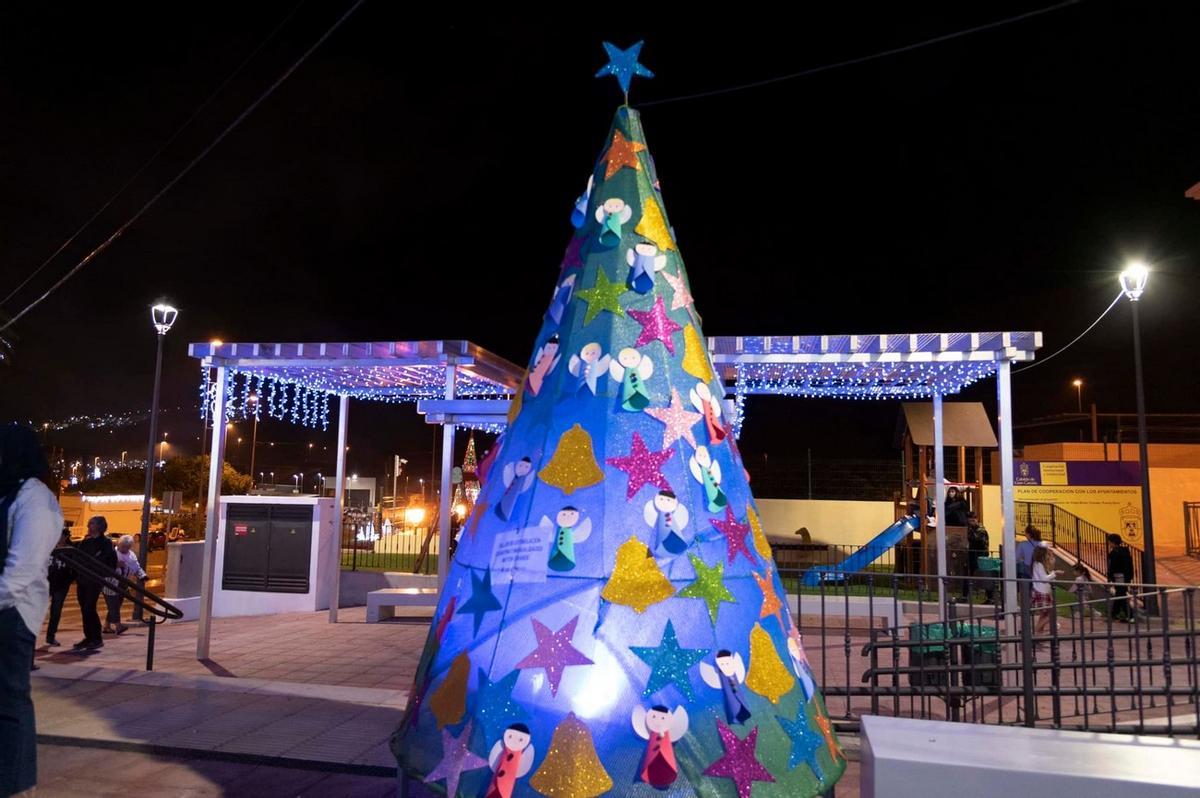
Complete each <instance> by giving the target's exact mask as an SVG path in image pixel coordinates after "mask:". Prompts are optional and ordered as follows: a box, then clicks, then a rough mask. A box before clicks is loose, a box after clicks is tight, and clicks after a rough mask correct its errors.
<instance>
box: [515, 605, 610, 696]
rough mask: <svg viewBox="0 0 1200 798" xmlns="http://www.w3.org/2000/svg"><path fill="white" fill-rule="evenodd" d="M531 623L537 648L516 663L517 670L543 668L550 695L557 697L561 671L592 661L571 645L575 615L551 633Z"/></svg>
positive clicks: (537, 622) (577, 620)
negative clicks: (535, 636) (570, 666)
mask: <svg viewBox="0 0 1200 798" xmlns="http://www.w3.org/2000/svg"><path fill="white" fill-rule="evenodd" d="M531 620H532V621H533V633H534V634H535V635H537V641H538V642H537V648H535V649H534V650H533V652H532V653H530V655H529V656H527V657H526V658H525V659H523V660H521V661H520V662H518V663H517V668H520V669H524V668H545V669H546V678H547V679H548V680H549V681H550V695H552V696H555V695H558V686H559V684H560V683H562V677H563V670H564V669H565V668H566V667H567V666H568V665H591V664H592V661H591V660H590V659H588V658H587V657H585V656H584V655H583V652H581V651H579V650H578V649H577V648H575V646H573V645H571V638H572V637H574V636H575V625H576V624H578V623H579V616H578V615H576V616H575V617H574V618H572V619H571V620H569V621H567V623H566V625H565V626H563V628H561V629H559V630H558V631H557V632H551V631H550V627H548V626H546V625H545V624H544V623H542V622H541V621H539V620H538V619H537V618H533V619H531Z"/></svg>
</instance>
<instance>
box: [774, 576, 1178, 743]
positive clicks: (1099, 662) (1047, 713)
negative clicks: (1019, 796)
mask: <svg viewBox="0 0 1200 798" xmlns="http://www.w3.org/2000/svg"><path fill="white" fill-rule="evenodd" d="M788 576H789V577H791V578H798V576H799V575H798V574H796V573H794V572H793V573H791V574H788ZM858 576H859V577H860V578H861V581H862V584H864V585H865V586H866V592H865V595H863V594H861V593H859V594H855V593H853V592H851V587H850V583H849V582H846V583H838V584H824V583H823V584H820V585H818V586H817V587H816V589H815V592H808V593H801V594H799V595H798V596H796V597H795V599H794V600H795V601H797V602H798V610H799V611H798V614H797V616H796V618H795V620H796V623H797V625H798V626H799V628H800V629H801V630H802V632H803V633H804V638H805V645H806V647H807V657H808V661H809V664H810V666H811V667H812V669H813V671H814V675H815V677H816V680H817V683H818V684H819V685H821V689H822V691H823V692H824V694H825V697H826V705H827V707H828V709H829V712H830V715H831V717H833V718H834V719H835V720H837V721H838V723H839V725H840V726H842V727H850V728H853V727H856V726H857V723H858V719H859V718H860V717H861V716H862V715H864V714H882V715H896V716H905V717H916V718H933V719H939V720H952V721H966V722H974V723H988V724H1009V725H1012V724H1017V725H1027V726H1034V725H1038V726H1049V727H1053V728H1063V729H1084V730H1091V731H1109V732H1132V733H1162V734H1173V735H1200V657H1198V656H1197V631H1198V627H1197V620H1196V611H1197V595H1196V594H1197V590H1198V588H1195V587H1173V586H1161V585H1140V584H1132V585H1124V586H1120V587H1122V588H1124V589H1127V590H1128V591H1129V596H1128V597H1122V596H1121V595H1120V594H1119V592H1110V591H1109V586H1107V585H1101V584H1096V583H1091V584H1089V585H1087V590H1088V591H1089V592H1091V593H1092V594H1093V595H1094V596H1095V597H1094V598H1090V599H1089V598H1088V597H1087V596H1086V595H1085V594H1084V592H1082V591H1081V592H1078V593H1072V592H1067V588H1069V587H1070V586H1071V584H1072V583H1068V582H1061V583H1056V584H1055V590H1054V592H1053V595H1054V597H1055V599H1054V603H1053V604H1052V605H1050V606H1046V607H1042V606H1038V607H1033V606H1031V605H1032V602H1031V601H1030V600H1029V590H1030V581H1029V580H1025V579H1021V580H1004V579H1000V578H985V577H977V578H971V579H964V578H962V577H936V576H925V577H924V580H925V582H926V584H928V585H929V586H930V589H927V590H922V589H919V588H913V589H908V588H905V587H904V585H905V584H913V585H919V584H920V583H921V582H920V581H919V580H918V579H917V578H915V576H916V575H907V574H881V573H875V572H865V573H862V574H860V575H858ZM939 579H944V580H945V584H946V591H945V594H946V597H947V599H946V602H945V604H940V603H939V600H938V590H937V581H938V580H939ZM1006 581H1013V582H1016V583H1017V586H1018V589H1019V590H1018V593H1019V595H1021V596H1022V599H1021V601H1019V602H1018V603H1019V606H1018V607H1016V608H1005V607H1003V606H1000V605H994V604H991V603H989V602H987V601H986V600H983V601H982V602H981V599H984V597H985V596H986V595H987V594H989V593H990V594H991V596H992V597H993V598H995V599H996V600H998V601H1002V600H1003V598H1002V597H1003V595H1004V589H1003V588H1004V583H1005V582H1006ZM963 595H966V596H967V597H968V599H969V600H967V601H962V600H960V599H961V597H962V596H963ZM1150 600H1157V602H1158V605H1159V607H1160V608H1161V611H1162V614H1161V616H1147V615H1146V614H1145V613H1144V612H1142V610H1141V605H1142V604H1143V603H1147V602H1148V601H1150ZM1126 611H1127V612H1128V614H1127V616H1126ZM1122 616H1125V617H1128V619H1129V620H1128V621H1122V620H1119V618H1120V617H1122Z"/></svg>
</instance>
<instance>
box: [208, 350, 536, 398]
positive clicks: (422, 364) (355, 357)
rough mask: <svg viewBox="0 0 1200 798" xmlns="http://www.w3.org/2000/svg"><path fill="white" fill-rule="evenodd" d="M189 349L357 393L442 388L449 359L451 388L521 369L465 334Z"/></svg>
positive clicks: (212, 359)
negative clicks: (429, 338)
mask: <svg viewBox="0 0 1200 798" xmlns="http://www.w3.org/2000/svg"><path fill="white" fill-rule="evenodd" d="M188 354H189V355H191V356H192V357H195V358H199V359H201V360H202V361H204V362H205V363H206V364H207V365H210V366H226V367H228V368H231V369H233V370H234V371H235V372H239V373H244V374H249V375H255V376H257V377H259V378H262V379H269V380H275V381H277V382H283V383H292V384H295V385H300V386H303V387H305V388H308V389H310V390H315V391H322V392H325V393H329V394H338V395H343V394H344V395H347V396H351V397H354V398H356V399H380V400H393V401H394V400H396V399H404V398H408V399H420V398H428V397H437V398H442V397H444V396H445V389H446V388H445V386H446V369H447V367H449V366H451V365H453V366H454V367H455V375H456V386H455V396H459V397H487V396H492V397H501V396H507V395H510V394H512V393H515V392H516V390H517V388H518V387H519V386H520V384H521V378H522V375H523V374H524V369H522V368H521V367H520V366H517V365H516V364H515V363H512V362H511V361H509V360H506V359H505V358H502V357H500V356H499V355H496V354H493V353H492V352H489V351H488V350H486V349H484V348H483V347H481V346H478V345H477V344H473V343H471V342H470V341H367V342H358V343H344V342H328V343H260V344H239V343H221V342H208V343H194V344H190V345H189V346H188Z"/></svg>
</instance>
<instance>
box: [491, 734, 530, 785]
mask: <svg viewBox="0 0 1200 798" xmlns="http://www.w3.org/2000/svg"><path fill="white" fill-rule="evenodd" d="M532 740H533V736H532V735H531V734H530V733H529V727H528V726H526V725H525V724H524V723H514V724H513V725H511V726H509V727H508V728H507V729H505V730H504V737H503V738H502V739H499V740H497V741H496V744H495V745H493V746H492V752H491V753H490V754H488V764H490V765H491V766H492V780H491V782H490V783H489V784H488V788H487V792H486V793H484V798H512V794H513V788H515V787H516V785H517V779H519V778H523V777H524V776H526V775H527V774H528V773H529V771H530V770H532V769H533V757H534V754H535V752H534V749H533V745H532V744H531V741H532Z"/></svg>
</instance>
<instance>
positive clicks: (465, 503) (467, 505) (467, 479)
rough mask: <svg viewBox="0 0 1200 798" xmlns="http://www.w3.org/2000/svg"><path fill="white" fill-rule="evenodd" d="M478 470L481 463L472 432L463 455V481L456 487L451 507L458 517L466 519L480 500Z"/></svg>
mask: <svg viewBox="0 0 1200 798" xmlns="http://www.w3.org/2000/svg"><path fill="white" fill-rule="evenodd" d="M478 468H479V463H478V461H477V460H476V458H475V433H474V432H472V433H471V435H470V437H468V438H467V451H466V454H464V455H463V462H462V479H461V480H460V481H459V482H458V484H457V485H455V486H454V498H453V499H452V500H451V502H450V506H451V507H452V508H454V512H455V513H456V514H458V515H462V516H464V517H465V516H466V515H467V514H469V513H470V512H471V510H472V509H473V508H474V507H475V500H476V499H478V498H479V475H478V474H477V473H476V470H477V469H478ZM460 507H461V508H462V509H461V511H460V510H459V508H460Z"/></svg>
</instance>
